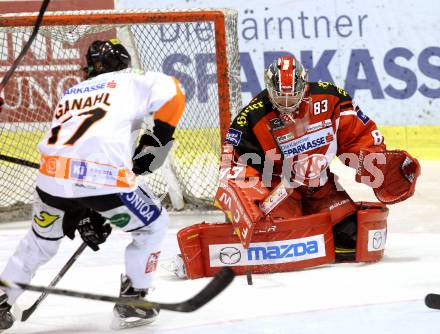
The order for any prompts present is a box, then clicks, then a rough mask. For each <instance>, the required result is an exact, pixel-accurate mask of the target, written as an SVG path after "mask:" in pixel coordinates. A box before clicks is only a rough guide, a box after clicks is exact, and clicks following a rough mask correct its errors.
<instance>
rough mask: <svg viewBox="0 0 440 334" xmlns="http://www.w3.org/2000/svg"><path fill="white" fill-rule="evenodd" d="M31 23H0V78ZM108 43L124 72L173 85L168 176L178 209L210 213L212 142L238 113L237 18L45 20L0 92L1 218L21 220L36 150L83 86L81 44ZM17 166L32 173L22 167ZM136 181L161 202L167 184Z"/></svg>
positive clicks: (62, 15)
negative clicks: (179, 88)
mask: <svg viewBox="0 0 440 334" xmlns="http://www.w3.org/2000/svg"><path fill="white" fill-rule="evenodd" d="M35 19H36V16H34V15H32V14H19V15H17V16H15V15H14V16H13V15H9V14H8V15H5V16H2V17H0V40H1V42H0V48H1V49H0V62H1V65H0V66H1V72H3V74H2V75H3V76H4V75H5V73H6V71H7V70H8V68H9V67H10V65H11V64H12V62H13V60H14V59H15V58H16V57H17V55H18V54H19V53H20V51H21V49H22V48H23V45H24V44H25V42H26V41H27V40H28V38H29V36H30V35H31V33H32V30H33V24H34V22H35ZM115 37H116V38H119V39H120V40H121V41H122V43H123V44H124V45H125V46H126V47H127V49H128V50H129V52H130V54H131V55H132V59H133V62H132V64H133V67H140V68H142V69H144V70H146V71H160V72H164V73H166V74H169V75H172V76H175V77H176V78H177V79H178V80H179V81H180V82H181V83H182V85H183V88H184V90H185V92H186V99H187V103H186V109H185V112H184V114H183V116H182V119H181V121H180V123H179V126H178V128H177V130H176V134H175V138H176V141H175V144H174V147H173V150H172V152H171V159H170V161H171V163H170V164H169V165H170V166H169V167H171V168H170V169H171V170H172V171H173V173H174V175H175V176H176V178H177V182H178V186H179V188H180V190H181V191H182V194H183V196H184V199H185V202H186V203H193V204H196V205H204V206H210V205H211V204H212V201H213V197H214V195H215V192H216V189H217V184H218V183H217V182H218V165H219V160H220V146H221V141H222V138H224V136H225V134H226V131H227V129H228V127H229V124H230V121H231V118H232V117H234V116H235V115H234V114H235V113H236V112H237V111H238V110H239V108H240V106H241V90H240V67H239V55H238V43H237V13H236V12H235V11H232V10H226V9H225V10H217V9H216V10H184V11H178V10H176V11H149V12H141V11H113V10H110V11H108V10H107V11H80V12H52V13H49V14H48V15H46V16H45V17H44V19H43V23H42V25H41V27H40V30H39V34H38V36H37V37H36V39H35V40H34V42H33V44H32V46H31V48H30V49H29V51H28V52H27V54H26V56H25V57H24V58H23V60H22V62H21V64H20V66H19V67H18V68H17V69H16V71H15V73H14V75H13V76H12V77H11V79H10V81H9V82H8V84H7V85H6V86H5V88H4V91H3V93H2V94H3V96H4V99H5V105H4V107H3V111H2V112H1V113H0V211H3V212H6V211H7V212H9V215H8V218H7V219H13V217H12V216H11V215H14V214H19V215H21V213H22V212H20V211H21V210H20V209H21V208H22V207H23V206H24V207H26V208H25V209H24V210H25V211H27V213H29V207H30V205H31V204H32V197H33V192H34V187H35V175H36V169H35V166H36V165H37V164H38V162H39V156H38V152H37V144H38V142H39V141H40V140H41V139H42V138H43V136H44V133H45V132H46V131H47V130H48V129H49V128H50V123H51V119H52V113H53V110H54V108H55V107H56V104H57V101H58V98H59V97H60V96H61V95H62V93H63V91H65V90H66V89H67V88H69V87H71V86H72V85H74V84H76V83H78V82H79V81H81V80H82V79H83V74H82V71H81V68H82V67H83V66H84V65H85V57H84V56H85V54H86V50H87V47H88V45H89V44H90V43H91V42H92V41H94V40H97V39H109V38H115ZM8 160H9V161H8ZM11 160H12V161H13V162H10V161H11ZM17 162H18V163H17ZM27 162H30V163H31V165H34V168H32V167H29V164H28V166H25V165H24V164H26V163H27ZM145 182H146V183H147V184H148V185H149V186H150V188H151V189H152V190H153V191H154V192H155V193H156V194H157V195H158V196H161V197H163V195H164V194H166V192H167V189H168V185H167V178H166V177H164V176H163V174H162V170H161V169H159V170H158V171H157V172H155V173H153V174H152V175H149V176H147V177H145ZM0 218H1V217H0ZM1 220H3V219H1Z"/></svg>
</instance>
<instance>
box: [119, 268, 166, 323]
mask: <svg viewBox="0 0 440 334" xmlns="http://www.w3.org/2000/svg"><path fill="white" fill-rule="evenodd" d="M147 294H148V289H135V288H133V287H132V284H131V281H130V279H129V278H128V277H127V276H125V275H122V276H121V292H120V294H119V295H120V297H123V298H139V299H142V298H144V297H145V296H146V295H147ZM113 315H114V318H113V322H112V325H111V327H112V328H113V329H124V328H132V327H138V326H144V325H147V324H150V323H152V322H153V321H154V320H156V318H157V316H158V315H159V310H157V309H154V308H152V309H143V308H140V307H134V306H128V305H122V304H116V305H115V307H114V309H113Z"/></svg>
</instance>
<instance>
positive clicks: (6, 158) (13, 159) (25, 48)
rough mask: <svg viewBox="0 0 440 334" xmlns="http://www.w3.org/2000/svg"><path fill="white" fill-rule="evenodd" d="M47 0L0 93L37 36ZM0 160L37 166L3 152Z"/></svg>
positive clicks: (1, 85) (0, 88) (7, 73)
mask: <svg viewBox="0 0 440 334" xmlns="http://www.w3.org/2000/svg"><path fill="white" fill-rule="evenodd" d="M49 2H50V0H44V1H43V3H42V4H41V8H40V11H39V13H38V17H37V20H36V21H35V24H34V30H33V31H32V34H31V36H30V37H29V40H28V41H27V42H26V44H25V46H24V47H23V49H22V50H21V52H20V54H19V55H18V57H17V59H15V60H14V62H13V63H12V65H11V67H10V68H9V70H8V72H6V74H5V76H4V77H3V79H2V81H1V83H0V93H1V92H2V91H3V89H4V88H5V86H6V85H7V83H8V82H9V79H11V77H12V75H13V74H14V72H15V69H16V68H17V67H18V65H19V64H20V63H21V60H22V59H23V57H24V56H25V55H26V53H27V51H28V50H29V48H30V47H31V44H32V42H33V41H34V39H35V37H36V36H37V34H38V31H39V30H40V26H41V21H43V16H44V13H45V12H46V9H47V7H48V6H49ZM0 160H4V161H7V162H12V163H15V164H18V165H22V166H27V167H32V168H38V164H36V163H34V162H31V161H27V160H22V159H19V158H14V157H10V156H7V155H3V154H0Z"/></svg>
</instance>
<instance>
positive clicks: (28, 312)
mask: <svg viewBox="0 0 440 334" xmlns="http://www.w3.org/2000/svg"><path fill="white" fill-rule="evenodd" d="M86 247H87V244H86V243H85V242H83V243H82V244H81V246H79V248H78V249H77V250H76V252H75V253H73V255H72V256H71V257H70V259H69V261H67V262H66V264H65V265H64V266H63V268H61V270H60V272H59V273H58V274H57V275H56V276H55V278H54V279H53V280H52V282H50V284H49V286H48V288H53V287H54V286H55V285H57V283H58V282H59V281H60V279H61V278H63V276H64V274H65V273H66V272H67V270H69V268H70V267H71V266H72V264H74V263H75V261H76V260H77V259H78V257H79V256H80V255H81V253H82V252H83V251H84V249H86ZM47 294H48V292H47V291H43V293H42V294H41V295H40V297H38V299H37V300H36V301H35V303H33V304H32V306H31V307H29V308H28V309H26V310H23V313H22V315H21V319H20V320H21V321H26V320H27V319H29V317H30V316H31V315H32V313H34V311H35V310H36V309H37V307H38V306H39V305H40V304H41V302H42V301H43V300H44V299H45V298H46V297H47Z"/></svg>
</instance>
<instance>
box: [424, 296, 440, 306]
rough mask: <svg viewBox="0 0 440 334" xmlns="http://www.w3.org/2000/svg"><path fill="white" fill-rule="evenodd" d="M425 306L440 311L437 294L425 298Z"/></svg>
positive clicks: (439, 298) (439, 299) (439, 300)
mask: <svg viewBox="0 0 440 334" xmlns="http://www.w3.org/2000/svg"><path fill="white" fill-rule="evenodd" d="M425 305H426V306H428V307H429V308H432V309H435V310H440V295H439V294H437V293H429V294H427V295H426V297H425Z"/></svg>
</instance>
